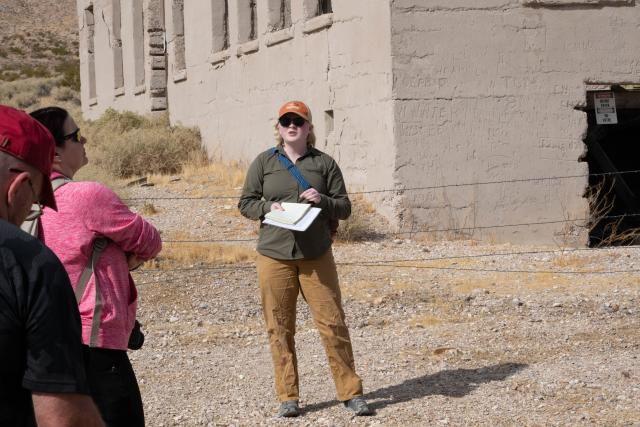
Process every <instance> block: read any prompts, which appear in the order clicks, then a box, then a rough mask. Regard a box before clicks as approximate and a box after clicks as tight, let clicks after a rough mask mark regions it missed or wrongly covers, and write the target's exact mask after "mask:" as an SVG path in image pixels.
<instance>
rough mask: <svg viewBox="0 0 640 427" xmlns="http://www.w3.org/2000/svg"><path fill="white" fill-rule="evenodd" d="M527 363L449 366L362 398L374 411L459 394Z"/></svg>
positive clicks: (309, 408) (320, 405)
mask: <svg viewBox="0 0 640 427" xmlns="http://www.w3.org/2000/svg"><path fill="white" fill-rule="evenodd" d="M527 366H528V365H526V364H523V363H500V364H498V365H492V366H485V367H482V368H476V369H450V370H446V371H441V372H438V373H437V374H432V375H423V376H421V377H417V378H412V379H409V380H406V381H403V382H401V383H400V384H396V385H392V386H389V387H385V388H381V389H378V390H376V391H373V392H371V393H368V394H367V395H365V397H366V398H367V399H368V400H372V401H374V402H371V403H370V406H371V408H372V409H375V410H379V409H382V408H384V407H386V406H389V405H394V404H396V403H402V402H408V401H410V400H413V399H420V398H422V397H425V396H431V395H441V396H449V397H463V396H466V395H467V394H469V393H471V392H472V391H474V390H475V389H477V388H478V387H480V385H482V384H483V383H488V382H491V381H504V380H505V379H506V378H508V377H509V376H511V375H513V374H515V373H516V372H518V371H520V370H522V369H524V368H526V367H527ZM337 403H338V402H336V401H335V400H333V401H327V402H320V403H315V404H311V405H308V406H305V407H304V411H305V412H315V411H320V410H322V409H325V408H328V407H330V406H333V405H335V404H337Z"/></svg>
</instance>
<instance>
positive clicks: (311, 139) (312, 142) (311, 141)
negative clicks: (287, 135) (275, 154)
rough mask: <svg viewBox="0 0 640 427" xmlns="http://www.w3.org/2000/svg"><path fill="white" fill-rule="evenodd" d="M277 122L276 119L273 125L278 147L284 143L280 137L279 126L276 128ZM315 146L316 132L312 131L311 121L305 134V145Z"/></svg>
mask: <svg viewBox="0 0 640 427" xmlns="http://www.w3.org/2000/svg"><path fill="white" fill-rule="evenodd" d="M278 125H279V123H278V122H277V121H276V125H275V127H274V129H275V133H274V136H275V137H276V142H277V143H278V144H277V145H278V147H282V146H283V145H284V139H282V135H280V128H278ZM315 146H316V134H315V133H314V132H313V123H311V122H309V135H307V147H308V148H311V147H315Z"/></svg>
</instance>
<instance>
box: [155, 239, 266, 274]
mask: <svg viewBox="0 0 640 427" xmlns="http://www.w3.org/2000/svg"><path fill="white" fill-rule="evenodd" d="M190 239H193V237H191V236H189V235H187V234H185V233H174V234H172V235H171V236H170V237H168V238H166V240H190ZM255 258H256V251H255V250H254V249H253V248H247V247H244V246H239V245H223V244H218V243H207V242H203V243H189V242H185V243H181V242H175V243H171V242H168V243H165V244H164V247H163V249H162V252H161V253H160V255H159V256H158V257H157V258H156V259H155V260H153V261H151V262H149V263H147V264H145V268H159V269H163V270H169V269H172V268H176V267H187V266H188V267H195V266H198V265H206V266H228V265H233V264H237V263H245V262H253V261H255Z"/></svg>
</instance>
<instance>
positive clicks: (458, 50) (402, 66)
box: [391, 0, 640, 244]
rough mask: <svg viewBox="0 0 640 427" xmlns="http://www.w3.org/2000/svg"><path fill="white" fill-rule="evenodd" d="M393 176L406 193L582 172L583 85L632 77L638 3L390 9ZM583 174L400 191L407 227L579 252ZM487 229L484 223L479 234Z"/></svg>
mask: <svg viewBox="0 0 640 427" xmlns="http://www.w3.org/2000/svg"><path fill="white" fill-rule="evenodd" d="M391 15H392V18H391V19H392V23H391V28H392V52H393V53H392V55H393V74H394V80H393V82H394V83H393V97H394V99H395V100H396V102H395V105H394V121H395V124H396V126H395V145H396V147H397V158H396V166H395V167H396V175H395V178H396V180H397V181H398V182H400V183H402V185H404V186H405V187H408V188H409V187H425V186H441V185H449V184H465V183H478V182H488V181H489V182H490V181H500V180H522V179H529V178H541V177H553V176H570V175H581V174H586V173H588V168H587V164H586V163H583V162H579V161H578V159H579V157H580V156H581V155H582V154H583V151H584V149H585V146H584V143H583V142H582V138H583V135H584V133H585V131H586V129H587V115H586V114H585V113H584V112H583V111H579V110H576V109H575V107H579V106H584V105H585V104H586V90H587V89H588V86H589V85H590V84H597V83H607V84H608V83H616V82H637V81H638V79H639V78H640V61H639V60H638V58H639V53H640V27H639V26H638V24H639V23H640V5H637V4H636V3H635V2H632V1H618V2H611V1H596V0H583V1H578V0H574V1H564V0H539V1H527V0H524V1H506V0H475V1H461V0H422V1H418V0H396V1H393V2H392V12H391ZM586 185H587V178H586V177H585V178H572V179H559V180H540V181H528V182H509V183H504V184H491V185H470V186H466V185H465V186H448V187H444V188H437V189H430V190H422V191H407V192H406V193H405V199H404V202H403V204H404V206H405V211H404V212H405V214H404V215H403V216H402V218H403V219H404V221H405V224H404V228H410V226H411V225H414V224H415V225H414V226H415V227H416V228H421V229H424V228H429V229H449V228H455V229H459V228H463V227H469V229H466V230H463V232H464V234H467V233H468V234H469V235H471V234H472V233H473V236H474V237H478V236H483V237H484V238H495V239H497V240H510V241H526V242H545V243H549V242H554V241H555V242H564V241H565V240H567V239H570V240H573V242H574V243H578V244H584V243H585V242H586V239H587V233H586V230H585V229H573V230H572V229H570V228H568V224H566V223H565V224H563V223H551V224H540V225H528V226H519V227H499V228H496V227H493V226H494V225H508V224H522V223H540V222H550V221H555V220H563V219H576V218H586V217H587V216H588V214H589V212H588V204H587V200H586V199H585V198H583V197H582V195H583V193H584V191H585V187H586ZM484 227H490V228H484Z"/></svg>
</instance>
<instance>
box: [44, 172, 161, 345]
mask: <svg viewBox="0 0 640 427" xmlns="http://www.w3.org/2000/svg"><path fill="white" fill-rule="evenodd" d="M58 176H61V175H60V174H58V173H55V172H54V174H52V176H51V179H54V178H56V177H58ZM55 197H56V203H57V205H58V211H57V212H56V211H54V210H52V209H49V208H45V210H44V214H43V215H42V217H41V226H42V232H41V233H42V234H41V237H42V239H43V240H44V243H45V244H46V245H47V246H48V247H49V248H51V249H52V250H53V252H55V254H56V255H57V256H58V258H60V261H62V264H63V265H64V267H65V269H66V270H67V273H68V274H69V279H70V280H71V284H72V286H73V287H74V290H75V288H76V285H77V284H78V280H79V279H80V275H81V274H82V271H83V270H84V268H85V267H86V265H87V262H88V260H89V257H90V256H91V253H92V252H93V241H94V239H96V238H97V237H101V236H104V237H106V238H107V239H109V244H108V245H107V247H106V248H105V249H104V251H103V252H102V253H101V254H100V258H99V259H98V262H97V266H96V267H95V273H94V275H92V276H91V278H90V280H89V282H88V283H87V287H86V289H85V292H84V294H83V296H82V298H81V299H80V303H79V309H80V317H81V320H82V341H83V342H84V343H85V344H88V343H89V340H90V337H91V322H92V320H93V312H94V306H95V296H96V294H95V292H96V287H95V277H96V276H97V277H98V280H99V284H100V295H101V297H102V304H103V307H102V315H101V317H100V328H99V331H98V342H97V346H98V347H101V348H110V349H116V350H126V349H127V342H128V339H129V335H130V333H131V330H132V328H133V324H134V321H135V319H136V306H137V300H138V298H137V297H138V293H137V291H136V287H135V284H134V283H133V279H132V278H131V275H130V274H129V268H128V264H127V254H128V253H133V254H135V255H136V256H137V257H138V258H140V259H142V260H148V259H151V258H153V257H155V256H156V255H157V254H158V253H159V252H160V249H161V247H162V243H161V240H160V234H159V233H158V230H156V229H155V227H153V226H152V225H151V224H150V223H148V222H147V221H145V220H144V219H143V218H142V217H141V216H140V215H137V214H135V213H133V212H131V211H130V210H129V208H128V207H127V206H126V205H125V204H124V203H123V202H122V201H121V200H120V198H119V197H118V196H117V195H116V194H115V193H114V192H113V191H112V190H110V189H109V188H107V187H105V186H104V185H102V184H99V183H96V182H75V181H74V182H69V183H67V184H65V185H63V186H62V187H60V188H58V189H57V190H56V192H55Z"/></svg>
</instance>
